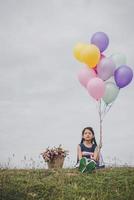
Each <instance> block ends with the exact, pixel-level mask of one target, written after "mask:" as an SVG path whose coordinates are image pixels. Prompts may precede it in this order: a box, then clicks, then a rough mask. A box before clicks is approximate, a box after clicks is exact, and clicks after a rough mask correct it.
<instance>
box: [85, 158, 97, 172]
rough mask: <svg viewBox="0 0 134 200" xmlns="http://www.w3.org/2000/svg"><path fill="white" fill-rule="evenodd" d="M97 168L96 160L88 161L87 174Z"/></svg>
mask: <svg viewBox="0 0 134 200" xmlns="http://www.w3.org/2000/svg"><path fill="white" fill-rule="evenodd" d="M95 168H96V162H95V161H94V160H88V164H87V165H86V170H85V171H86V172H90V173H91V172H92V171H93V170H94V169H95Z"/></svg>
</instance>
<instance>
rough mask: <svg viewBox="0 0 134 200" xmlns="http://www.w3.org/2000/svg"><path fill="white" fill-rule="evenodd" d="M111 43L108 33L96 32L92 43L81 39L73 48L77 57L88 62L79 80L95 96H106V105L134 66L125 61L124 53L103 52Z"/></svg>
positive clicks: (128, 81)
mask: <svg viewBox="0 0 134 200" xmlns="http://www.w3.org/2000/svg"><path fill="white" fill-rule="evenodd" d="M108 45H109V37H108V35H107V34H106V33H104V32H96V33H94V34H93V36H92V37H91V40H90V44H85V43H78V44H76V46H75V47H74V49H73V53H74V57H75V58H76V59H77V60H78V61H80V62H82V63H84V64H85V66H84V67H83V68H82V69H81V70H80V72H79V73H78V80H79V82H80V83H81V84H82V86H84V87H85V88H86V89H87V90H88V93H89V94H90V95H91V96H92V97H93V98H94V99H96V100H97V101H99V100H101V99H103V101H104V102H105V104H106V105H108V104H111V103H112V102H113V101H114V100H115V99H116V97H117V96H118V93H119V91H120V89H121V88H124V87H125V86H127V85H128V84H129V83H130V82H131V80H132V78H133V71H132V69H131V68H130V67H129V66H127V65H126V57H125V55H123V54H121V53H118V54H113V55H111V56H109V57H106V55H105V54H104V53H103V52H104V51H105V50H106V49H107V47H108ZM112 77H113V80H112V81H111V79H112Z"/></svg>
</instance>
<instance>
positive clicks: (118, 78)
mask: <svg viewBox="0 0 134 200" xmlns="http://www.w3.org/2000/svg"><path fill="white" fill-rule="evenodd" d="M132 78H133V71H132V69H131V68H130V67H128V66H127V65H121V66H120V67H118V68H117V69H116V70H115V72H114V79H115V82H116V85H117V86H118V87H119V88H123V87H125V86H126V85H128V84H129V83H130V82H131V80H132Z"/></svg>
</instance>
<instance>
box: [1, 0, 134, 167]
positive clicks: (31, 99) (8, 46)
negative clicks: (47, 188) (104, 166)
mask: <svg viewBox="0 0 134 200" xmlns="http://www.w3.org/2000/svg"><path fill="white" fill-rule="evenodd" d="M133 13H134V1H127V0H118V1H117V0H110V1H107V0H102V1H97V0H48V1H47V0H38V1H37V0H23V1H21V0H16V1H15V0H5V1H2V0H0V162H1V163H3V164H4V163H5V162H6V163H7V161H8V158H9V157H10V158H11V159H12V161H11V162H10V164H11V165H14V166H21V167H23V165H24V163H23V161H22V160H23V159H24V155H26V157H27V159H30V158H31V157H32V158H33V159H34V160H36V161H37V160H39V162H40V161H42V159H41V158H39V154H40V153H41V152H42V150H43V149H45V148H46V147H48V146H50V147H52V146H54V145H55V146H57V145H59V144H63V146H64V147H65V148H66V149H68V150H69V151H70V155H69V158H68V159H66V165H72V163H74V162H75V160H76V148H77V144H78V143H79V142H80V139H81V131H82V129H83V128H84V127H85V126H92V127H93V128H94V130H95V133H96V139H97V141H98V139H99V118H98V113H97V109H96V104H95V101H94V100H93V99H92V98H91V97H90V96H89V95H88V93H87V91H86V90H85V89H84V88H83V87H82V86H81V85H80V83H79V82H78V80H77V74H78V72H79V70H80V69H81V68H82V67H83V65H82V64H80V63H79V62H77V61H76V60H75V59H74V58H73V55H72V49H73V47H74V45H75V44H76V43H77V42H79V41H80V42H87V43H89V42H90V38H91V36H92V34H93V33H94V32H97V31H104V32H106V33H107V34H108V36H109V38H110V44H109V48H108V50H107V51H105V55H107V56H110V55H111V54H113V53H117V52H121V53H124V54H125V55H126V56H127V64H128V65H129V66H131V67H132V68H134V55H133V53H134V39H133V37H134V21H133V18H134V14H133ZM133 103H134V82H133V81H132V82H131V84H130V85H129V86H127V87H126V88H123V89H122V90H121V91H120V94H119V96H118V98H117V100H116V101H115V103H114V105H113V107H112V109H111V110H110V112H109V113H108V115H107V116H106V118H105V121H104V124H103V149H102V154H103V157H104V160H105V161H106V162H114V157H116V158H117V160H118V162H119V163H128V164H134V150H133V146H134V121H133V118H134V106H133ZM13 154H15V156H14V158H13ZM42 165H43V164H42Z"/></svg>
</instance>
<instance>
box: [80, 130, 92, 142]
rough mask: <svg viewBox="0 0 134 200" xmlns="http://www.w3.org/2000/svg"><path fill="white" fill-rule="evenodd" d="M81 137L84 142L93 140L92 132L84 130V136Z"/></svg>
mask: <svg viewBox="0 0 134 200" xmlns="http://www.w3.org/2000/svg"><path fill="white" fill-rule="evenodd" d="M82 137H83V138H84V140H86V141H91V140H92V139H93V138H94V135H93V133H92V131H90V130H88V129H86V130H85V131H84V134H83V136H82Z"/></svg>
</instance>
